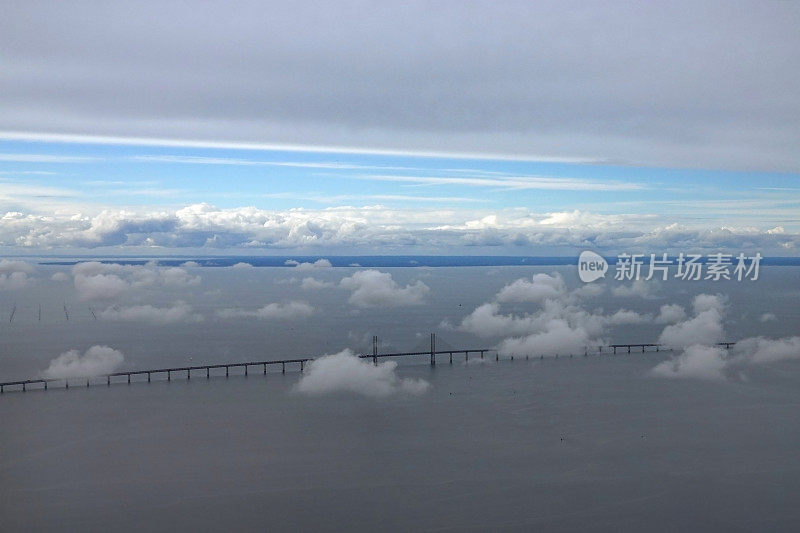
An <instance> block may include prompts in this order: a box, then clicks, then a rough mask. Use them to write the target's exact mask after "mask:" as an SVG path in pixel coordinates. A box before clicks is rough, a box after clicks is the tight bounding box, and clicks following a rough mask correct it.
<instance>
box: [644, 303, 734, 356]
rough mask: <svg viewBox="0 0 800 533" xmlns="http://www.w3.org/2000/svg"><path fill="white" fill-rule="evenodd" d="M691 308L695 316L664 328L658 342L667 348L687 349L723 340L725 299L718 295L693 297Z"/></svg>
mask: <svg viewBox="0 0 800 533" xmlns="http://www.w3.org/2000/svg"><path fill="white" fill-rule="evenodd" d="M692 306H693V308H694V312H695V315H694V316H693V317H692V318H690V319H688V320H684V321H683V322H678V323H676V324H672V325H669V326H667V327H666V328H664V331H663V332H662V333H661V336H660V337H659V339H658V342H660V343H661V344H666V345H668V346H674V347H687V346H691V345H694V344H706V345H707V344H714V343H716V342H720V341H722V340H723V336H724V330H723V325H722V318H723V313H724V312H725V308H726V302H725V298H723V297H722V296H720V295H711V294H700V295H697V296H695V298H694V301H693V303H692Z"/></svg>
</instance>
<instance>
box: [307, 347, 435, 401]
mask: <svg viewBox="0 0 800 533" xmlns="http://www.w3.org/2000/svg"><path fill="white" fill-rule="evenodd" d="M396 367H397V363H396V362H394V361H385V362H382V363H380V364H378V365H374V364H373V363H372V362H370V361H367V360H365V359H360V358H359V357H357V356H356V355H354V354H353V352H352V351H350V350H344V351H341V352H339V353H336V354H332V355H324V356H322V357H320V358H318V359H315V360H314V361H311V363H309V365H308V367H307V368H308V370H307V372H306V373H305V374H304V375H303V377H302V378H301V379H300V381H299V382H298V383H297V385H296V390H297V391H298V392H301V393H304V394H315V395H316V394H330V393H336V392H350V393H356V394H361V395H364V396H370V397H386V396H390V395H392V394H398V393H408V394H421V393H423V392H425V391H427V390H428V388H429V386H430V385H429V383H428V382H427V381H424V380H415V379H408V378H406V379H400V378H398V377H397V375H396V373H395V368H396Z"/></svg>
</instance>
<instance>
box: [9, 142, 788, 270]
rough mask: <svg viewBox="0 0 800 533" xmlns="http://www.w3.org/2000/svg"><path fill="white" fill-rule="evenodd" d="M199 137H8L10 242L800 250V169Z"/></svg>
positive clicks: (493, 250) (401, 249) (24, 246)
mask: <svg viewBox="0 0 800 533" xmlns="http://www.w3.org/2000/svg"><path fill="white" fill-rule="evenodd" d="M165 144H166V143H165ZM185 144H186V146H181V145H180V143H170V144H169V145H159V143H158V142H157V141H148V142H147V143H143V142H137V141H125V140H116V141H114V142H105V143H101V142H86V141H83V142H75V141H73V142H53V141H33V140H28V141H26V140H19V139H16V140H15V139H6V140H2V141H0V211H2V212H3V213H7V215H6V216H5V217H4V219H3V221H4V223H0V229H2V232H0V240H2V244H3V245H4V246H6V247H7V248H8V249H14V250H23V251H25V252H33V251H40V252H45V251H47V250H61V249H67V250H79V249H98V250H103V251H109V252H115V251H121V250H125V251H131V250H137V251H139V252H143V251H148V250H149V251H150V252H153V253H170V252H175V251H179V250H180V251H190V250H207V249H209V248H210V249H213V250H215V251H218V252H219V251H222V252H225V251H230V250H236V251H251V252H255V253H271V252H273V251H275V250H280V251H284V252H285V251H286V250H287V249H290V250H292V251H306V252H311V253H314V252H325V253H338V252H340V253H378V254H380V253H468V254H469V253H489V254H499V253H504V254H519V255H528V254H532V255H536V254H553V253H558V254H571V253H574V252H575V251H577V250H578V249H579V248H585V247H587V246H589V247H595V248H598V249H600V250H605V251H609V252H613V251H618V250H622V249H623V248H625V249H628V248H630V247H631V246H632V245H634V246H635V247H636V249H639V250H642V251H645V252H647V251H654V250H656V248H657V247H658V246H661V247H662V248H663V247H665V246H666V247H668V248H669V250H672V251H675V250H676V249H677V247H678V246H681V247H682V248H681V249H687V250H688V249H692V248H698V249H703V250H706V249H708V250H711V249H715V248H718V249H728V248H731V247H737V246H738V247H739V248H747V249H748V250H750V251H753V250H755V249H758V250H757V251H762V249H763V251H764V252H765V253H770V254H773V255H791V254H793V253H795V250H796V245H797V242H798V232H800V216H798V214H800V179H798V177H799V176H798V175H797V174H791V173H774V172H773V173H770V172H741V171H721V170H699V169H674V168H672V169H670V168H653V167H641V166H631V165H611V164H601V163H598V162H593V161H580V160H578V161H569V160H567V161H564V160H548V159H547V158H538V159H533V158H528V159H523V158H516V159H514V158H487V157H477V158H476V157H472V158H470V157H465V156H463V155H450V156H448V155H442V154H439V155H430V154H425V155H420V154H413V153H405V154H403V153H390V152H377V151H372V152H370V151H357V150H335V149H317V150H315V149H308V148H303V147H298V148H290V147H287V148H284V149H274V148H263V149H253V148H249V149H242V148H230V147H219V146H214V145H212V144H211V143H209V144H208V145H207V146H198V145H190V143H185ZM659 250H660V249H659ZM665 251H666V250H665ZM736 251H738V250H736Z"/></svg>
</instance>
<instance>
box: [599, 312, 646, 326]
mask: <svg viewBox="0 0 800 533" xmlns="http://www.w3.org/2000/svg"><path fill="white" fill-rule="evenodd" d="M650 320H652V317H651V316H648V315H642V314H639V313H637V312H636V311H629V310H627V309H620V310H619V311H617V312H616V313H614V314H613V315H611V316H608V317H605V319H604V322H605V323H606V324H608V325H610V326H624V325H627V324H642V323H644V322H649V321H650Z"/></svg>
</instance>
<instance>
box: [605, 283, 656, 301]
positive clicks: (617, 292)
mask: <svg viewBox="0 0 800 533" xmlns="http://www.w3.org/2000/svg"><path fill="white" fill-rule="evenodd" d="M657 289H658V283H657V282H655V281H644V280H640V279H637V280H636V281H634V282H633V283H631V284H630V285H620V286H618V287H614V288H612V289H611V294H613V295H614V296H618V297H620V298H632V297H633V298H653V297H654V296H655V294H656V291H657Z"/></svg>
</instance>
